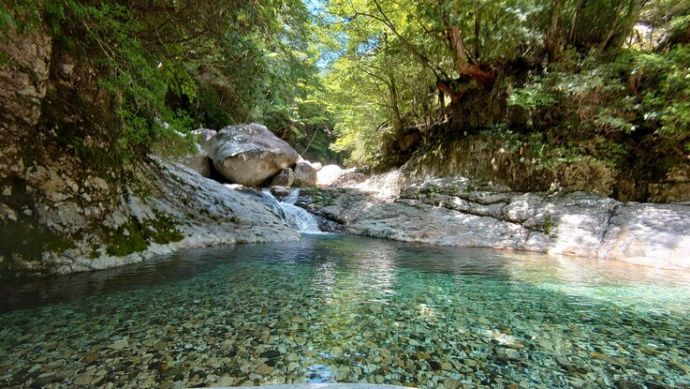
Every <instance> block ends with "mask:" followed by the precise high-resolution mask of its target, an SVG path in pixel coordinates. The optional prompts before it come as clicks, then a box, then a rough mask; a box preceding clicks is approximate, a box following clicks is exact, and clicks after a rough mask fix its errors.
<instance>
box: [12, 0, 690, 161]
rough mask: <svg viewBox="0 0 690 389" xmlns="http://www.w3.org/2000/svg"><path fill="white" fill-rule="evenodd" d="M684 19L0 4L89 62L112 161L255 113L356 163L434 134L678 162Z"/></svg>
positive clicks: (489, 6)
mask: <svg viewBox="0 0 690 389" xmlns="http://www.w3.org/2000/svg"><path fill="white" fill-rule="evenodd" d="M689 15H690V5H688V4H687V3H686V2H678V1H672V0H597V1H593V0H434V1H431V0H395V1H383V0H329V1H325V0H324V1H317V0H309V1H302V0H267V1H242V0H225V1H220V0H202V1H191V0H155V1H147V2H141V1H132V0H116V1H104V0H30V1H19V0H8V1H5V2H3V3H2V4H1V5H0V31H2V32H3V33H7V31H8V30H10V29H13V30H28V29H31V28H32V27H34V26H35V25H36V24H37V23H47V24H48V25H49V26H50V29H51V31H52V33H51V34H52V35H53V38H54V41H55V42H56V44H57V45H59V47H60V48H61V49H62V50H63V51H65V52H68V53H71V55H72V56H75V57H78V58H81V59H82V60H83V61H86V62H87V63H88V65H89V66H91V67H93V68H94V69H97V73H98V78H99V82H98V86H99V88H102V90H104V91H106V92H107V93H109V94H110V95H111V96H113V98H114V107H113V111H114V112H115V114H116V117H115V120H114V122H115V123H116V125H115V127H117V128H116V129H115V130H114V131H113V132H112V133H113V134H114V135H113V139H112V141H113V145H114V146H117V147H118V148H119V149H121V150H123V152H124V151H126V152H128V153H130V152H131V151H132V150H135V153H145V152H146V151H147V150H148V149H150V148H151V147H156V144H161V143H162V144H165V145H168V144H170V142H172V141H174V139H176V138H178V137H179V136H178V135H177V134H178V133H180V132H182V133H185V132H186V131H188V130H189V129H192V128H195V127H200V126H204V127H213V128H220V127H222V126H225V125H227V124H232V123H239V122H249V121H260V122H263V123H265V124H267V125H268V126H269V127H270V128H272V129H273V130H274V131H275V132H277V133H278V134H279V135H280V136H282V137H283V138H286V139H287V140H289V141H291V142H293V143H296V144H299V145H300V146H301V149H302V150H299V151H306V150H308V149H309V148H312V150H315V151H318V152H320V153H322V154H326V153H328V150H327V148H328V144H329V142H330V141H331V140H334V139H333V138H332V136H333V135H335V137H336V139H335V140H334V142H333V143H332V144H331V146H330V147H331V149H332V150H334V151H336V152H339V153H341V154H343V155H345V156H347V157H348V158H349V160H350V162H352V163H355V164H370V165H376V164H377V163H380V162H381V161H382V160H385V159H386V158H387V157H389V156H391V155H393V156H395V155H399V154H400V153H401V150H409V151H414V149H415V147H416V145H417V144H418V143H419V142H422V143H423V142H425V141H426V140H428V139H430V138H433V137H436V136H438V129H439V128H440V127H442V128H443V131H445V132H448V131H451V132H456V133H473V132H477V131H486V130H491V131H509V132H523V133H536V134H543V137H542V139H543V140H544V142H547V143H548V144H549V147H551V148H553V149H557V148H559V147H561V146H568V145H569V146H568V147H571V146H573V144H577V142H578V141H579V140H581V139H592V138H597V139H600V140H602V142H604V143H606V144H609V143H611V144H623V143H625V142H638V141H640V139H641V138H640V137H641V136H649V137H650V138H645V142H651V143H652V144H653V145H654V147H658V148H659V149H664V150H667V151H669V152H671V153H672V154H674V155H676V156H678V157H679V158H682V157H684V156H685V155H686V154H687V152H688V151H689V150H690V135H689V132H690V130H688V128H689V127H690V103H689V101H690V76H689V69H688V63H690V48H689V47H688V41H689V40H690V38H689V36H690V16H689ZM0 59H2V58H0ZM77 135H78V136H81V137H83V136H85V134H83V133H80V134H77ZM533 138H534V139H536V137H533ZM173 143H174V142H173ZM571 148H572V147H571ZM611 148H617V146H611V147H606V148H604V149H605V150H609V149H611ZM609 151H610V150H609ZM400 162H402V161H401V160H399V159H398V160H396V161H395V163H400Z"/></svg>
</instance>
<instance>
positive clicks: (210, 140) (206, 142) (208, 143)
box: [192, 128, 218, 154]
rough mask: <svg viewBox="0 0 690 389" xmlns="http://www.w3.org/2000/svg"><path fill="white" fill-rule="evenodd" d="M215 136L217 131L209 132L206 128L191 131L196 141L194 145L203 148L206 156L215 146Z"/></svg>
mask: <svg viewBox="0 0 690 389" xmlns="http://www.w3.org/2000/svg"><path fill="white" fill-rule="evenodd" d="M217 134H218V131H216V130H211V129H208V128H199V129H196V130H194V131H192V135H193V136H194V140H196V143H198V144H199V146H201V148H203V149H204V150H205V151H206V153H207V154H210V153H211V150H212V148H213V146H214V145H215V142H214V139H215V136H216V135H217Z"/></svg>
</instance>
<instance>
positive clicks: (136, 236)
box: [106, 223, 148, 257]
mask: <svg viewBox="0 0 690 389" xmlns="http://www.w3.org/2000/svg"><path fill="white" fill-rule="evenodd" d="M125 231H126V232H125ZM147 247H148V243H147V242H146V239H145V238H144V236H143V235H142V233H141V231H140V229H139V228H138V227H137V225H136V224H135V223H128V224H125V225H124V226H121V227H120V228H118V229H117V230H116V231H115V232H114V233H112V234H111V235H110V241H109V242H108V247H107V248H106V252H107V253H108V255H112V256H116V257H123V256H125V255H129V254H132V253H135V252H137V251H144V250H146V248H147Z"/></svg>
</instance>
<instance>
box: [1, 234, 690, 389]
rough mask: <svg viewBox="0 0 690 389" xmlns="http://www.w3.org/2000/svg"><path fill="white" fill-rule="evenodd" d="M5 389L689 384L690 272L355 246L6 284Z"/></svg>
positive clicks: (249, 251)
mask: <svg viewBox="0 0 690 389" xmlns="http://www.w3.org/2000/svg"><path fill="white" fill-rule="evenodd" d="M0 297H1V299H0V303H1V305H0V309H1V310H2V311H3V312H4V313H2V314H0V387H5V386H19V387H40V386H56V387H72V386H75V385H84V386H92V387H98V386H102V387H108V386H111V387H137V388H140V387H173V386H201V385H206V386H210V385H247V384H260V383H264V384H265V383H292V382H332V381H340V382H360V381H362V382H375V383H389V384H405V385H410V386H419V387H428V388H437V387H450V388H453V387H460V386H463V385H470V386H477V387H482V386H494V387H503V386H509V385H512V384H516V385H518V386H520V387H527V386H535V385H537V386H539V385H541V386H544V387H578V386H580V387H607V386H626V385H627V386H629V387H635V385H647V386H651V385H668V386H673V385H675V386H681V387H682V386H687V385H690V367H689V363H688V362H687V355H689V354H690V336H689V335H688V334H690V322H689V319H688V317H689V315H688V314H689V313H690V275H688V274H687V273H683V272H673V271H664V270H655V269H650V268H643V267H635V266H630V265H626V264H623V263H617V262H606V261H593V260H588V259H578V258H570V257H545V256H535V255H523V254H515V253H502V252H495V251H486V250H467V249H452V248H444V247H435V246H423V245H413V244H404V243H398V242H390V241H383V240H375V239H365V238H358V237H349V236H337V235H330V236H305V237H304V238H303V239H302V240H301V241H300V242H289V243H275V244H265V245H246V246H239V247H236V248H231V247H226V248H215V249H202V250H192V251H186V252H184V253H178V254H174V255H170V256H167V257H164V258H160V259H159V260H157V261H149V262H146V263H143V264H138V265H133V266H127V267H123V268H120V269H114V270H108V271H103V272H97V273H92V274H78V275H73V276H68V277H58V278H53V279H48V280H40V281H32V282H23V283H20V282H15V283H10V284H4V285H3V286H2V287H0Z"/></svg>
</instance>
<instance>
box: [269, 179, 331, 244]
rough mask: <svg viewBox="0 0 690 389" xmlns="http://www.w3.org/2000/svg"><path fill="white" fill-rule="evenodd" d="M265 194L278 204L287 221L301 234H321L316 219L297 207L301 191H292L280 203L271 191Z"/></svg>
mask: <svg viewBox="0 0 690 389" xmlns="http://www.w3.org/2000/svg"><path fill="white" fill-rule="evenodd" d="M263 193H264V195H265V196H266V197H270V198H271V199H273V201H275V203H276V204H278V206H279V207H280V208H281V210H282V211H283V216H284V218H285V221H286V222H287V223H288V225H289V226H290V227H292V228H294V229H295V230H297V231H299V232H302V233H307V234H315V233H320V232H321V230H320V229H319V223H318V221H317V220H316V217H315V216H314V215H312V214H311V213H309V212H307V211H306V210H305V209H303V208H301V207H298V206H296V205H295V203H296V202H297V199H298V198H299V189H294V190H293V191H291V192H290V193H289V194H288V195H287V196H286V197H285V199H283V201H278V200H277V199H276V198H275V197H273V194H271V191H270V190H268V189H265V190H263Z"/></svg>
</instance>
